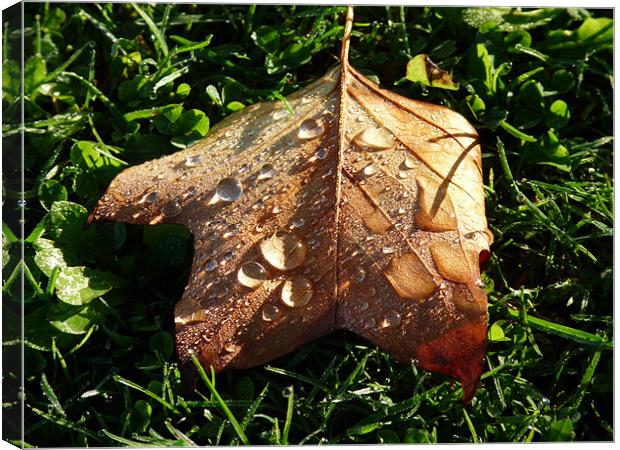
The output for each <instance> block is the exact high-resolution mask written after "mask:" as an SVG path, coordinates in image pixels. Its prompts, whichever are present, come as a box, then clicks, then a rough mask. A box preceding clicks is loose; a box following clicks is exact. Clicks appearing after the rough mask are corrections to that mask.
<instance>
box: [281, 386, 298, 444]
mask: <svg viewBox="0 0 620 450" xmlns="http://www.w3.org/2000/svg"><path fill="white" fill-rule="evenodd" d="M287 392H289V395H288V402H287V406H286V421H285V422H284V428H282V440H281V443H282V445H288V433H289V431H290V429H291V422H292V421H293V405H294V404H295V390H294V388H293V386H290V390H287Z"/></svg>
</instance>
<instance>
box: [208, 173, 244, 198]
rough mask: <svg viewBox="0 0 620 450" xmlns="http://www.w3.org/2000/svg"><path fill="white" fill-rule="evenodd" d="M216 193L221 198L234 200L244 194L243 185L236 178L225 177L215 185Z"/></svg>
mask: <svg viewBox="0 0 620 450" xmlns="http://www.w3.org/2000/svg"><path fill="white" fill-rule="evenodd" d="M215 194H216V195H217V197H218V198H219V199H220V200H224V201H225V202H234V201H235V200H238V199H239V198H240V197H241V195H242V194H243V186H242V185H241V182H240V181H239V180H237V179H236V178H223V179H222V180H220V182H219V183H217V186H215Z"/></svg>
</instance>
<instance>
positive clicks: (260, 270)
mask: <svg viewBox="0 0 620 450" xmlns="http://www.w3.org/2000/svg"><path fill="white" fill-rule="evenodd" d="M266 278H267V271H266V270H265V268H264V267H263V266H262V264H260V263H257V262H255V261H252V262H247V263H245V264H243V265H242V266H241V267H240V268H239V271H238V272H237V280H239V283H240V284H241V285H242V286H245V287H248V288H250V289H256V288H258V287H260V285H261V284H263V282H264V281H265V279H266Z"/></svg>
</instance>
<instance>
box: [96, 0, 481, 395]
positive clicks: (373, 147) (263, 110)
mask: <svg viewBox="0 0 620 450" xmlns="http://www.w3.org/2000/svg"><path fill="white" fill-rule="evenodd" d="M351 24H352V13H351V10H349V13H348V15H347V27H346V32H345V37H344V40H343V49H342V54H341V63H340V65H338V66H337V67H334V68H332V69H331V70H329V71H328V72H327V74H326V75H325V76H324V77H323V78H321V79H319V80H317V81H316V82H315V83H313V84H311V85H310V86H308V87H307V88H305V89H303V90H301V91H299V92H297V93H295V94H292V95H291V96H289V97H288V98H287V101H288V103H289V105H290V106H291V108H292V110H293V111H294V114H293V115H291V114H289V112H288V111H287V109H285V107H284V105H283V104H282V103H281V102H271V103H262V104H257V105H253V106H250V107H248V108H245V109H244V110H243V111H240V112H238V113H235V114H233V115H231V116H230V117H228V118H226V119H225V120H223V121H222V122H221V123H220V124H218V125H217V126H216V127H214V128H213V129H212V130H211V132H210V133H209V135H208V137H207V138H205V139H204V140H203V141H201V142H200V143H198V144H196V145H195V146H193V147H191V148H189V149H187V150H184V151H180V152H177V153H175V154H172V155H169V156H165V157H163V158H160V159H157V160H154V161H150V162H147V163H144V164H141V165H139V166H136V167H131V168H129V169H127V170H125V171H124V172H122V173H121V174H120V175H118V176H117V177H116V178H115V179H114V181H113V182H112V184H111V185H110V187H109V188H108V190H107V191H106V193H105V195H104V196H103V198H102V199H101V200H100V202H99V204H98V205H97V207H96V208H95V210H94V211H93V212H92V214H91V216H90V221H92V220H116V221H123V222H130V223H139V224H155V223H178V224H184V225H186V226H187V227H188V228H189V230H190V231H191V233H192V234H193V236H194V239H195V249H194V260H193V263H192V271H191V275H190V278H189V283H188V285H187V287H186V289H185V292H184V294H183V297H182V298H181V300H180V301H179V303H178V304H177V305H176V308H175V320H176V329H177V336H176V341H177V353H178V357H179V358H180V360H181V362H183V363H186V362H188V360H190V352H191V351H193V352H194V353H195V354H196V355H197V357H198V359H199V360H200V362H201V363H202V364H203V365H205V366H206V367H208V366H210V365H212V366H213V367H214V368H215V369H216V370H222V369H225V368H236V369H242V368H247V367H251V366H255V365H258V364H263V363H265V362H267V361H270V360H272V359H274V358H276V357H278V356H280V355H283V354H285V353H288V352H291V351H292V350H294V349H296V348H298V347H300V346H301V345H303V344H305V343H307V342H309V341H311V340H313V339H315V338H317V337H319V336H322V335H324V334H327V333H329V332H330V331H332V330H334V329H336V328H341V329H347V330H350V331H353V332H355V333H357V334H360V335H362V336H364V337H366V338H367V339H369V340H370V341H371V342H373V343H375V344H376V345H378V346H379V347H380V348H382V349H383V350H385V351H387V352H389V353H390V354H391V355H393V356H394V357H395V358H397V359H398V360H401V361H411V360H416V361H417V362H418V363H419V365H420V366H421V367H422V368H424V369H427V370H433V371H439V372H443V373H445V374H448V375H450V376H453V377H456V378H458V379H459V380H461V382H462V383H463V387H464V398H465V400H466V401H469V400H470V399H471V397H472V396H473V394H474V392H475V388H476V386H477V384H478V381H479V378H480V374H481V371H482V363H483V358H484V350H485V343H486V320H487V304H486V295H485V294H484V291H483V290H482V289H481V282H480V271H479V266H478V255H480V254H484V255H485V257H486V255H488V248H489V245H490V243H491V241H492V236H491V234H490V232H489V231H488V229H487V223H486V218H485V211H484V191H483V186H482V169H481V156H480V147H479V145H478V141H477V134H476V131H475V130H474V129H473V128H472V126H471V125H470V124H469V123H468V122H467V121H466V120H465V119H464V118H463V117H462V116H460V115H459V114H457V113H456V112H454V111H452V110H450V109H447V108H445V107H441V106H438V105H433V104H429V103H424V102H420V101H416V100H410V99H407V98H404V97H401V96H398V95H396V94H394V93H392V92H389V91H386V90H383V89H380V88H379V87H378V86H377V85H376V84H374V83H373V82H372V81H370V80H368V79H367V78H366V77H364V76H363V75H361V74H360V73H359V72H357V71H356V70H355V69H353V68H352V67H350V66H349V64H348V45H349V44H348V43H349V36H350V30H351Z"/></svg>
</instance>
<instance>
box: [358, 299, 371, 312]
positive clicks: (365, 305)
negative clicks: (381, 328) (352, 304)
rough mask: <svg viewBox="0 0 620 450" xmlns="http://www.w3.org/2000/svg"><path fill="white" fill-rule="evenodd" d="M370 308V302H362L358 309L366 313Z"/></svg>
mask: <svg viewBox="0 0 620 450" xmlns="http://www.w3.org/2000/svg"><path fill="white" fill-rule="evenodd" d="M368 306H369V305H368V302H367V301H365V300H362V301H360V302H359V303H358V304H357V307H358V309H359V310H360V311H366V310H367V309H368Z"/></svg>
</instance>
